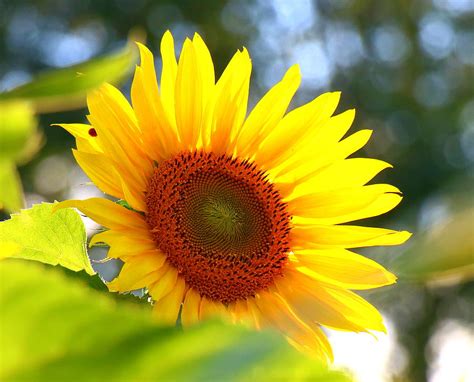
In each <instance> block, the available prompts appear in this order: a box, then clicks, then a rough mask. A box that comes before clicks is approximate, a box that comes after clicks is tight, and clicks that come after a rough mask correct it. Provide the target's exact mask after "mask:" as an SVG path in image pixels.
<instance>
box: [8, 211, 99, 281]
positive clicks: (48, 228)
mask: <svg viewBox="0 0 474 382" xmlns="http://www.w3.org/2000/svg"><path fill="white" fill-rule="evenodd" d="M53 206H54V204H51V203H42V204H38V205H35V206H33V208H31V209H28V210H22V211H21V212H20V213H17V214H13V215H12V217H11V219H9V220H6V221H3V222H0V244H2V243H15V244H17V245H18V246H20V248H21V251H19V252H18V253H15V254H13V255H12V257H15V258H22V259H28V260H36V261H39V262H42V263H46V264H52V265H57V264H59V265H62V266H63V267H66V268H68V269H71V270H73V271H81V270H85V271H86V272H87V273H89V274H90V275H93V274H95V272H94V270H93V269H92V266H91V264H90V261H89V258H88V256H87V250H86V241H87V236H86V230H85V227H84V224H83V223H82V220H81V218H80V216H79V215H78V214H77V212H75V211H74V210H73V209H61V210H58V211H56V212H55V213H53Z"/></svg>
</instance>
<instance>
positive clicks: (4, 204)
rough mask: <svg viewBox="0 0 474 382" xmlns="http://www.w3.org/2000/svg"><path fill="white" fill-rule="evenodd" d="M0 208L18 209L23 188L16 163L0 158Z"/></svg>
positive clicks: (21, 205) (21, 204)
mask: <svg viewBox="0 0 474 382" xmlns="http://www.w3.org/2000/svg"><path fill="white" fill-rule="evenodd" d="M0 184H1V185H2V186H1V187H0V209H5V210H7V211H18V210H20V209H21V207H23V188H22V186H21V181H20V176H19V175H18V171H17V170H16V165H15V163H14V162H12V161H8V160H1V159H0Z"/></svg>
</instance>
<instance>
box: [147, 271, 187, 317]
mask: <svg viewBox="0 0 474 382" xmlns="http://www.w3.org/2000/svg"><path fill="white" fill-rule="evenodd" d="M185 288H186V285H185V282H184V279H183V278H181V277H178V280H177V281H176V284H175V286H174V288H173V290H171V292H169V293H168V294H167V295H166V296H164V297H163V298H162V299H160V300H159V301H156V302H155V304H154V305H153V315H154V317H155V318H156V320H157V321H158V322H160V323H162V324H168V325H174V324H175V323H176V320H177V319H178V314H179V310H180V308H181V303H182V302H183V297H184V292H185Z"/></svg>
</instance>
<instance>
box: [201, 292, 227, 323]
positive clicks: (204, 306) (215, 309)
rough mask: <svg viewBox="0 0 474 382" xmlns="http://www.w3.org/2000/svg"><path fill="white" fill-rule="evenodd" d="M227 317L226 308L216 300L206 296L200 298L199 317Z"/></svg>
mask: <svg viewBox="0 0 474 382" xmlns="http://www.w3.org/2000/svg"><path fill="white" fill-rule="evenodd" d="M216 317H217V318H220V319H225V318H227V309H226V307H225V306H224V305H223V304H222V303H220V302H218V301H212V300H209V299H208V298H206V297H202V298H201V307H200V311H199V319H200V320H205V319H208V318H216Z"/></svg>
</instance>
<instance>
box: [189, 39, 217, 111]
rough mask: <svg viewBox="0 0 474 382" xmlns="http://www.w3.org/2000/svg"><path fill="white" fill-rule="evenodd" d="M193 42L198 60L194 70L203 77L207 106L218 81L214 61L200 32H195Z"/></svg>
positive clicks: (203, 89)
mask: <svg viewBox="0 0 474 382" xmlns="http://www.w3.org/2000/svg"><path fill="white" fill-rule="evenodd" d="M192 43H193V45H194V52H195V54H196V62H197V66H196V68H194V70H195V71H196V72H197V73H199V77H201V81H202V97H203V104H204V106H205V104H206V103H207V101H208V100H209V98H210V97H211V95H212V92H213V90H214V84H215V82H216V79H215V74H214V63H213V62H212V58H211V53H210V52H209V49H208V48H207V45H206V43H205V42H204V41H203V39H202V38H201V36H200V35H199V34H198V33H194V36H193V40H192Z"/></svg>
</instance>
